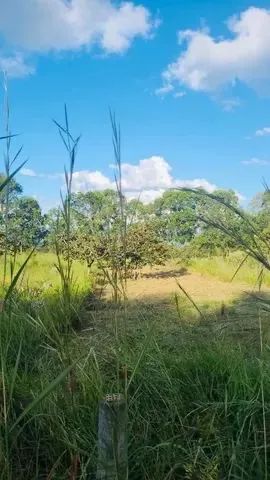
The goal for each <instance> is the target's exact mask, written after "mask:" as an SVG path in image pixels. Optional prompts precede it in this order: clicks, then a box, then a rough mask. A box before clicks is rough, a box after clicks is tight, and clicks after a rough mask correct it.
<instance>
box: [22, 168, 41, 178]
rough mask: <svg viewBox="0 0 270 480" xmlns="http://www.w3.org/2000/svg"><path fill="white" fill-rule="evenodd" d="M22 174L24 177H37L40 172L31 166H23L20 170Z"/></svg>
mask: <svg viewBox="0 0 270 480" xmlns="http://www.w3.org/2000/svg"><path fill="white" fill-rule="evenodd" d="M20 174H21V175H23V176H24V177H37V176H38V174H37V173H36V172H35V171H34V170H32V169H31V168H22V169H21V170H20Z"/></svg>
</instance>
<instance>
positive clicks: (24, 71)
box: [0, 52, 34, 77]
mask: <svg viewBox="0 0 270 480" xmlns="http://www.w3.org/2000/svg"><path fill="white" fill-rule="evenodd" d="M0 71H2V72H7V73H8V75H9V76H10V77H25V76H26V75H30V74H32V73H34V68H33V67H32V66H30V65H27V64H26V62H25V59H24V57H23V55H22V54H19V53H15V54H14V55H11V56H5V55H4V54H3V55H2V54H1V52H0Z"/></svg>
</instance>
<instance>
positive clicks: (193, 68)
mask: <svg viewBox="0 0 270 480" xmlns="http://www.w3.org/2000/svg"><path fill="white" fill-rule="evenodd" d="M227 27H228V30H229V35H228V36H227V38H215V37H213V36H212V35H211V34H210V32H209V30H207V29H205V28H203V29H200V30H185V31H181V32H179V34H178V39H179V44H180V46H182V47H183V50H182V52H181V54H180V55H179V57H178V58H177V59H176V61H175V62H173V63H171V64H169V65H168V67H167V68H166V70H165V71H164V73H163V79H164V86H175V85H177V84H180V85H183V86H185V87H188V88H190V89H191V90H195V91H203V92H208V93H213V92H217V91H218V90H220V89H222V88H224V87H227V86H232V87H233V86H234V85H235V84H236V83H237V82H241V83H244V84H246V85H247V86H249V87H251V88H255V89H257V88H259V86H262V85H265V84H267V83H268V82H269V80H270V10H267V9H264V8H256V7H250V8H248V9H247V10H245V11H243V12H242V13H241V14H240V15H235V16H234V17H232V18H230V19H229V20H228V21H227Z"/></svg>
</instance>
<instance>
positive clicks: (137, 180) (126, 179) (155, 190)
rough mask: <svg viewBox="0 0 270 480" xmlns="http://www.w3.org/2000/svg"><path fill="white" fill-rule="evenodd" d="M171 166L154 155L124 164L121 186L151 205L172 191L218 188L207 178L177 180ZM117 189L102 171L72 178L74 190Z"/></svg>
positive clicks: (84, 173) (89, 172) (127, 195)
mask: <svg viewBox="0 0 270 480" xmlns="http://www.w3.org/2000/svg"><path fill="white" fill-rule="evenodd" d="M171 170H172V168H171V166H170V165H169V163H168V162H167V161H166V160H165V159H164V158H163V157H160V156H152V157H149V158H145V159H143V160H140V161H139V162H138V163H137V164H135V165H132V164H130V163H123V165H122V186H123V191H124V193H125V195H126V197H127V198H128V199H134V198H139V199H140V200H141V201H142V202H144V203H149V202H151V201H153V200H154V199H155V198H158V197H160V196H161V195H162V194H163V192H164V191H165V190H167V189H169V188H181V187H189V188H204V189H205V190H207V191H208V192H213V191H214V190H215V189H216V188H217V187H216V185H214V184H212V183H210V182H208V181H207V180H206V179H204V178H197V179H191V180H181V179H176V178H174V177H173V176H172V173H171ZM106 188H112V189H114V188H115V182H114V181H113V180H111V179H110V178H109V177H107V176H105V175H104V174H103V173H101V172H100V171H95V172H91V171H88V170H80V171H76V172H74V175H73V191H74V192H87V191H89V190H104V189H106Z"/></svg>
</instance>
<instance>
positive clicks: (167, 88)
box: [155, 84, 174, 97]
mask: <svg viewBox="0 0 270 480" xmlns="http://www.w3.org/2000/svg"><path fill="white" fill-rule="evenodd" d="M173 89H174V88H173V86H172V85H169V84H167V85H164V86H163V87H160V88H157V89H156V90H155V94H156V95H157V96H159V97H164V96H165V95H167V93H170V92H171V91H172V90H173Z"/></svg>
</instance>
